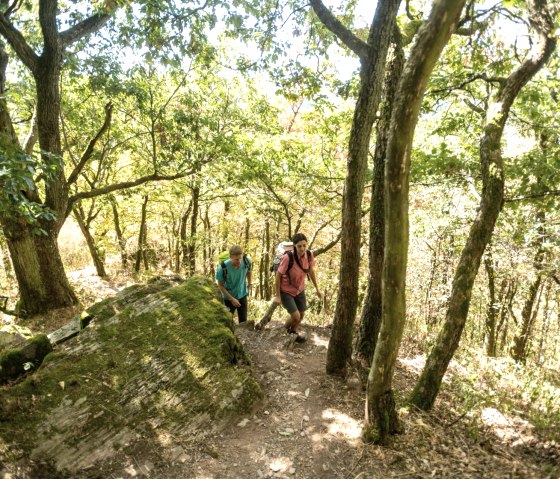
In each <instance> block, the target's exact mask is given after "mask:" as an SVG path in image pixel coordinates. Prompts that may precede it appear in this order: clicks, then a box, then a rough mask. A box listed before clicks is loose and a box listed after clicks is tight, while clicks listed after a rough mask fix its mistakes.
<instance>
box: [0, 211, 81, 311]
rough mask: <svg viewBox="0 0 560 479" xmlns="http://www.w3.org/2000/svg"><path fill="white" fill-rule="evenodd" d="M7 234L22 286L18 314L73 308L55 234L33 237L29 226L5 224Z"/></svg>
mask: <svg viewBox="0 0 560 479" xmlns="http://www.w3.org/2000/svg"><path fill="white" fill-rule="evenodd" d="M3 228H4V234H5V235H6V240H7V243H8V249H9V251H10V257H11V258H12V262H13V265H14V271H15V274H16V278H17V281H18V286H19V295H20V300H19V303H18V305H17V308H16V309H17V311H18V314H20V315H21V316H32V315H35V314H38V313H42V312H45V311H49V310H52V309H58V308H62V307H66V306H71V305H74V304H76V303H77V302H78V298H77V297H76V295H75V294H74V292H73V291H72V288H71V287H70V284H69V283H68V279H67V278H66V272H65V271H64V266H63V264H62V259H61V258H60V254H59V251H58V245H57V244H56V239H55V238H56V236H55V235H33V234H31V233H30V232H29V228H28V227H27V225H20V224H17V223H15V222H14V223H11V222H8V221H5V222H3Z"/></svg>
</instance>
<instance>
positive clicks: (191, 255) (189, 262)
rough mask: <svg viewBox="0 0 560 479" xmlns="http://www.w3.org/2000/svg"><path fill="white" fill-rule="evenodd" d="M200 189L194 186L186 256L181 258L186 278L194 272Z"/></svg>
mask: <svg viewBox="0 0 560 479" xmlns="http://www.w3.org/2000/svg"><path fill="white" fill-rule="evenodd" d="M199 197H200V187H199V186H195V187H194V188H193V194H192V214H191V232H190V238H189V240H188V241H187V251H186V252H187V255H186V257H185V258H183V260H184V262H185V266H186V268H187V271H186V272H187V276H192V275H193V274H195V271H196V243H197V240H196V235H197V220H198V208H199Z"/></svg>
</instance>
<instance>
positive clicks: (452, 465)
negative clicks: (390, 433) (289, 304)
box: [29, 270, 560, 479]
mask: <svg viewBox="0 0 560 479" xmlns="http://www.w3.org/2000/svg"><path fill="white" fill-rule="evenodd" d="M72 279H73V280H74V281H73V282H74V286H75V287H76V288H77V289H79V290H80V293H81V295H82V296H83V297H85V298H91V300H92V302H93V300H94V298H96V297H97V298H98V297H100V296H109V295H111V294H114V292H116V291H118V290H119V289H121V288H122V287H123V286H124V282H120V284H117V283H112V282H105V281H103V280H101V279H99V278H98V277H96V276H95V275H94V274H92V272H91V271H89V270H87V271H86V270H84V271H80V272H79V274H78V273H76V274H75V275H74V277H73V278H72ZM77 312H78V310H77V309H76V311H74V312H72V311H69V312H68V314H69V315H71V314H76V313H77ZM279 317H280V315H279V313H276V318H279ZM37 321H39V320H38V319H37ZM64 321H65V318H64V317H63V316H61V315H60V314H58V315H53V316H52V317H43V318H41V321H40V323H41V326H43V327H45V326H46V327H49V326H50V329H53V328H54V326H55V324H56V323H59V322H62V324H64ZM62 324H60V325H62ZM29 326H32V324H29ZM37 326H39V323H38V324H37ZM302 330H303V331H304V332H305V333H306V336H307V341H306V342H305V343H302V344H297V343H293V342H292V341H290V338H289V336H288V335H287V334H286V333H285V332H284V328H283V326H282V324H281V323H280V322H278V321H272V322H271V323H269V324H268V325H267V327H266V329H264V330H263V331H254V330H252V329H251V328H249V327H246V326H242V327H240V326H236V331H235V332H236V335H237V336H238V337H239V339H240V341H241V342H242V343H243V345H244V348H245V350H246V352H247V353H248V355H249V356H250V358H251V361H252V364H251V370H252V373H253V375H254V376H255V378H256V379H257V380H258V382H259V383H260V385H261V388H262V391H263V399H262V401H260V402H259V403H258V404H256V405H255V407H254V408H253V411H252V412H251V413H250V414H245V415H243V416H241V417H239V418H238V419H236V420H235V421H234V422H233V423H232V424H230V425H229V426H228V427H226V428H225V429H221V430H218V431H217V432H215V433H210V434H209V435H208V436H207V437H206V438H205V439H204V440H203V441H202V442H196V441H193V440H192V439H193V438H176V437H175V438H171V440H168V439H169V438H167V439H165V438H164V440H162V443H164V442H165V443H167V444H166V447H165V449H166V450H167V451H168V454H167V456H166V458H165V459H164V460H162V459H161V457H158V455H156V454H154V453H153V452H154V449H156V445H154V444H150V443H149V442H142V441H140V443H139V444H137V445H136V446H135V447H134V448H133V450H130V451H128V452H126V453H124V451H123V454H122V455H121V456H120V457H119V458H118V459H117V458H116V460H115V461H114V462H113V463H112V466H111V467H110V472H108V474H104V472H103V471H97V473H95V472H94V471H93V470H90V471H89V472H87V471H84V472H85V473H86V475H85V476H83V477H87V478H90V477H95V478H96V479H97V478H100V477H103V478H109V477H110V478H111V479H129V478H133V477H134V478H153V479H238V478H239V479H260V478H266V477H269V478H272V477H276V478H297V479H317V478H325V479H331V478H332V479H366V478H367V479H377V478H384V479H385V478H413V479H416V478H417V479H423V478H431V477H436V478H472V479H475V478H476V479H479V478H488V479H506V478H508V479H516V478H519V479H543V478H550V479H560V476H559V475H558V473H557V472H555V470H554V469H552V470H551V472H550V473H546V472H545V469H544V467H545V464H553V465H554V464H555V463H556V464H557V466H558V467H559V468H560V464H558V458H560V455H559V454H558V453H559V452H560V448H559V447H558V445H553V447H552V448H549V447H548V446H549V445H550V442H549V443H546V442H544V441H542V440H541V439H539V438H538V437H537V435H536V434H535V433H534V430H533V427H532V426H531V425H530V424H529V423H527V422H526V421H524V420H522V419H521V417H519V416H516V415H513V416H512V415H510V416H508V417H505V416H504V415H502V414H501V413H500V412H499V411H497V410H495V409H492V408H486V409H487V411H486V412H485V414H487V415H488V416H489V417H486V418H484V419H485V420H484V421H483V422H484V424H482V422H481V421H480V418H477V417H475V416H476V415H474V416H473V413H472V411H470V410H465V403H466V401H465V398H464V397H461V395H462V393H461V391H460V389H459V388H458V387H457V386H456V385H455V382H454V381H453V380H452V378H453V377H457V379H459V381H457V383H458V384H460V382H461V381H465V380H466V379H465V378H464V377H461V378H459V376H460V375H461V367H460V366H458V365H455V366H453V365H452V366H451V367H450V368H449V371H448V373H447V375H446V379H445V386H444V389H443V390H442V391H441V392H440V395H439V396H438V401H437V402H436V406H435V408H434V410H433V411H432V412H431V413H430V414H426V413H422V412H419V411H408V410H406V409H402V410H401V411H400V417H401V420H402V423H403V426H404V429H405V431H404V434H402V435H399V436H396V437H395V438H394V440H393V442H392V444H391V445H390V446H389V447H379V446H374V445H369V444H364V443H363V442H362V441H361V429H362V427H363V419H364V402H365V392H364V391H363V389H362V385H361V383H360V381H359V379H358V377H357V375H352V376H350V377H349V378H348V379H347V380H346V381H343V380H341V379H338V378H332V377H330V376H327V374H326V373H325V361H326V352H327V346H328V340H329V335H330V329H329V328H327V327H320V326H312V325H309V324H306V323H305V322H304V324H303V326H302ZM406 347H407V346H406V345H403V348H401V356H400V360H399V361H398V363H397V369H396V371H395V377H394V383H393V385H394V390H395V394H396V397H397V402H398V403H399V404H402V403H403V398H406V396H407V395H408V394H409V392H410V390H411V389H412V387H413V386H414V384H415V382H416V380H417V377H418V374H419V371H420V370H421V368H422V361H423V356H419V355H417V352H418V351H406ZM492 414H494V417H490V416H492ZM217 429H218V428H217ZM556 471H558V469H556ZM99 473H101V474H102V475H101V476H99V475H96V474H99ZM91 474H93V476H92V475H91ZM53 477H54V476H53ZM80 477H82V476H80Z"/></svg>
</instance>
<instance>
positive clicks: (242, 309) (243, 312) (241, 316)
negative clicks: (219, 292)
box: [224, 296, 247, 323]
mask: <svg viewBox="0 0 560 479" xmlns="http://www.w3.org/2000/svg"><path fill="white" fill-rule="evenodd" d="M237 301H239V302H240V303H241V306H239V308H236V307H235V306H234V305H233V304H232V303H231V301H229V300H228V299H224V304H225V305H226V307H227V308H228V309H229V311H230V313H232V314H233V313H234V312H235V310H237V319H238V321H239V322H240V323H244V322H245V321H247V296H245V297H244V298H241V299H238V300H237Z"/></svg>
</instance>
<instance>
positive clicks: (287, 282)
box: [278, 251, 315, 296]
mask: <svg viewBox="0 0 560 479" xmlns="http://www.w3.org/2000/svg"><path fill="white" fill-rule="evenodd" d="M310 253H311V254H310V260H309V262H308V261H307V252H306V253H304V254H303V256H298V259H299V262H300V263H301V266H302V267H303V268H305V269H307V270H309V268H312V267H313V266H315V257H314V256H313V252H312V251H310ZM294 254H297V251H294ZM289 264H290V258H289V255H288V254H285V255H284V256H282V260H281V261H280V264H279V265H278V272H279V273H280V274H281V278H280V279H281V282H280V291H281V292H283V293H288V294H290V295H292V296H297V295H298V294H299V293H301V292H302V291H303V290H304V288H305V277H306V276H307V273H306V272H305V271H303V270H302V269H301V268H300V267H299V266H298V264H297V262H296V258H295V257H294V265H293V266H292V269H290V271H288V265H289ZM286 271H288V272H287V273H286ZM288 275H290V278H289V279H288Z"/></svg>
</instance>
